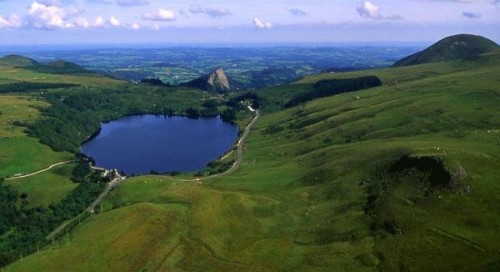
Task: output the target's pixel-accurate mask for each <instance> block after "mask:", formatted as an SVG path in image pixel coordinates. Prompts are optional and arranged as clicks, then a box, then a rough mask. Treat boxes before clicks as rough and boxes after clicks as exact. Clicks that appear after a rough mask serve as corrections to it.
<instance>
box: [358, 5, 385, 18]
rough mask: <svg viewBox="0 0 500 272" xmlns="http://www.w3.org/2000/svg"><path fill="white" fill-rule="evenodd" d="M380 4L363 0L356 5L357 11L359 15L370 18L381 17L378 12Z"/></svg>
mask: <svg viewBox="0 0 500 272" xmlns="http://www.w3.org/2000/svg"><path fill="white" fill-rule="evenodd" d="M379 9H380V6H378V5H375V4H373V3H372V2H370V1H364V2H363V3H362V4H361V5H359V6H358V9H357V10H358V13H359V15H361V17H365V18H370V19H382V15H380V13H379Z"/></svg>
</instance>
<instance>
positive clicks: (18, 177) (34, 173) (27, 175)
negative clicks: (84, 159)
mask: <svg viewBox="0 0 500 272" xmlns="http://www.w3.org/2000/svg"><path fill="white" fill-rule="evenodd" d="M70 162H75V160H69V161H63V162H58V163H54V164H52V165H51V166H49V167H47V168H45V169H42V170H40V171H36V172H33V173H29V174H26V175H21V176H17V177H10V178H5V180H13V179H22V178H27V177H31V176H34V175H37V174H40V173H43V172H46V171H49V170H50V169H52V168H54V167H56V166H59V165H62V164H66V163H70Z"/></svg>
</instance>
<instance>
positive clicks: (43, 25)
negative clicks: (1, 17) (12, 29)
mask: <svg viewBox="0 0 500 272" xmlns="http://www.w3.org/2000/svg"><path fill="white" fill-rule="evenodd" d="M80 13H81V11H79V10H78V9H72V10H69V11H67V10H65V9H63V8H61V7H58V6H50V5H44V4H42V3H39V2H33V4H31V6H30V8H29V10H28V15H27V16H26V21H27V24H29V25H30V26H32V27H34V28H38V29H58V28H70V27H72V24H71V23H68V22H67V20H68V19H71V18H73V17H75V16H77V15H78V14H80Z"/></svg>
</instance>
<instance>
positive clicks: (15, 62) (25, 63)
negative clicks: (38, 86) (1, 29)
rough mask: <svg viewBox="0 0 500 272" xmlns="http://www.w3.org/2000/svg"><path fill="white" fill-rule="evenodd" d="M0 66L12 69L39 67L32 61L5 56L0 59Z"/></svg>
mask: <svg viewBox="0 0 500 272" xmlns="http://www.w3.org/2000/svg"><path fill="white" fill-rule="evenodd" d="M0 65H4V66H12V67H33V66H38V65H40V63H39V62H38V61H36V60H34V59H30V58H27V57H23V56H19V55H6V56H4V57H2V58H0Z"/></svg>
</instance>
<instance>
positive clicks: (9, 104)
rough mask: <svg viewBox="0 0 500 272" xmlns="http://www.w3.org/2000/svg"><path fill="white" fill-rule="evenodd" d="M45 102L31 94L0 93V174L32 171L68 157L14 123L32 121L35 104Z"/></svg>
mask: <svg viewBox="0 0 500 272" xmlns="http://www.w3.org/2000/svg"><path fill="white" fill-rule="evenodd" d="M46 106H48V105H47V103H45V102H43V101H40V100H37V99H34V98H32V97H31V96H21V95H0V111H1V114H0V150H1V153H0V177H8V176H12V175H14V174H18V173H30V172H34V171H37V170H41V169H43V168H46V167H48V166H49V165H51V164H52V163H56V162H60V161H65V160H68V159H70V158H71V157H72V156H71V155H70V154H68V153H61V152H54V151H52V150H51V149H50V148H49V147H48V146H45V145H42V144H40V143H39V142H38V140H37V139H35V138H31V137H28V136H26V134H25V132H24V128H23V127H20V126H16V125H15V123H16V122H21V123H31V122H34V121H35V120H36V118H39V115H40V114H39V111H38V109H37V108H39V107H46Z"/></svg>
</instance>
